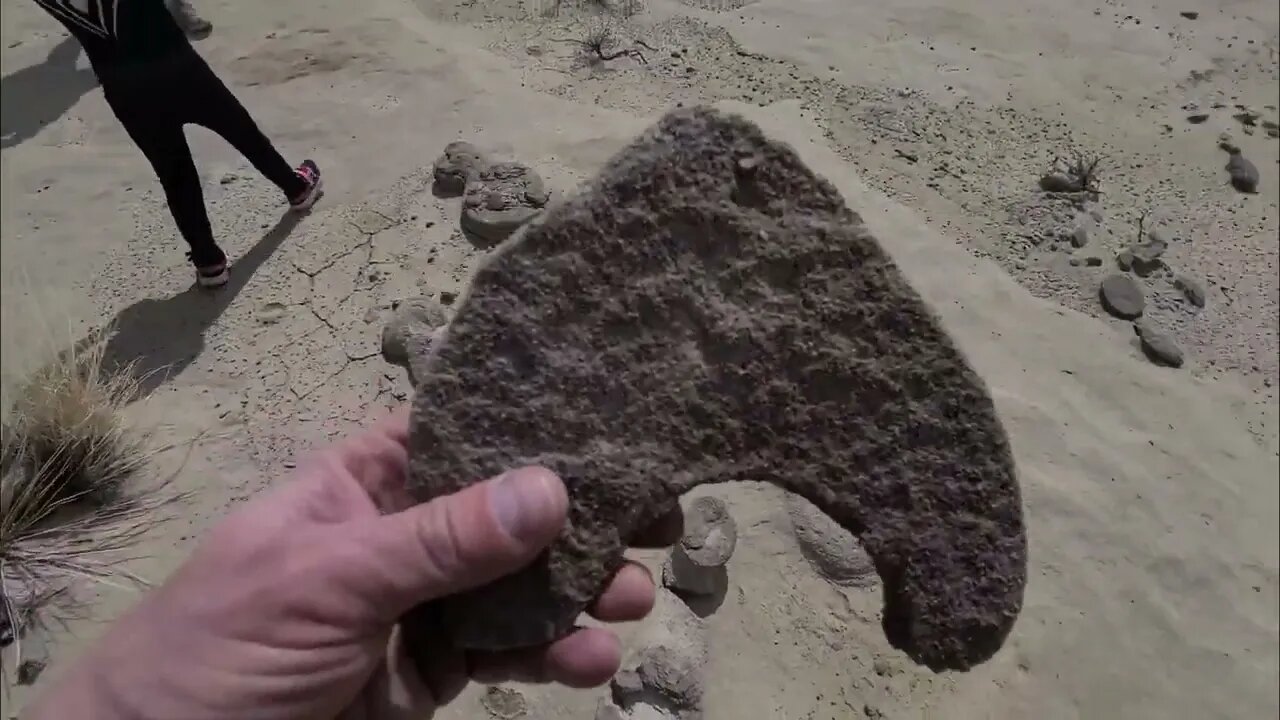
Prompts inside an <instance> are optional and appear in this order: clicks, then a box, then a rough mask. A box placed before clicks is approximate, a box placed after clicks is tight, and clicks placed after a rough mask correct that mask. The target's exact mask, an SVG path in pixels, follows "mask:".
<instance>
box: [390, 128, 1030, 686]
mask: <svg viewBox="0 0 1280 720" xmlns="http://www.w3.org/2000/svg"><path fill="white" fill-rule="evenodd" d="M418 381H419V383H420V384H419V387H418V391H417V395H416V397H415V400H414V408H413V416H412V420H411V423H412V425H411V436H410V478H409V486H410V490H411V491H412V492H413V493H414V494H415V495H416V497H417V498H418V499H419V500H421V501H426V500H429V499H431V498H434V497H437V496H439V495H442V494H446V493H450V492H454V491H456V490H458V489H460V488H462V487H464V486H467V485H470V484H472V483H474V482H476V481H477V480H478V479H480V478H485V477H490V476H493V475H495V474H497V473H499V472H501V471H503V470H505V469H507V468H509V467H514V466H519V465H526V464H538V465H545V466H548V467H550V468H551V469H553V470H554V471H556V472H557V473H558V474H559V475H560V476H561V477H562V478H563V479H564V481H565V483H566V485H567V486H568V489H569V493H570V498H571V503H570V510H569V522H568V524H567V527H566V529H565V531H564V532H563V534H562V535H561V537H560V538H559V539H558V540H557V541H556V542H555V543H553V544H552V546H551V547H550V548H549V549H548V551H547V552H545V553H544V554H543V555H542V556H540V557H539V558H538V559H537V560H536V561H535V562H534V563H533V564H532V565H531V566H529V567H528V568H526V569H525V570H523V571H521V572H519V573H517V574H515V575H511V576H508V577H506V578H503V579H501V580H498V581H496V582H494V583H492V584H490V585H488V586H485V587H482V588H480V589H477V590H475V591H471V592H468V593H464V594H462V595H458V596H454V597H451V598H446V599H444V600H441V601H439V602H437V603H434V604H429V605H426V606H423V607H420V608H418V609H417V610H416V611H415V612H414V613H412V614H411V616H410V618H409V619H408V623H407V630H408V633H409V638H410V642H411V643H416V642H419V641H420V640H421V639H422V638H423V637H425V636H424V635H422V633H429V632H432V631H439V630H440V629H441V628H447V631H448V632H449V634H450V636H451V640H452V641H453V642H454V643H456V644H457V645H458V646H460V647H465V648H472V649H504V648H514V647H521V646H529V645H535V644H539V643H542V642H546V641H547V640H550V639H552V638H555V637H557V636H559V635H561V634H563V633H565V632H567V631H568V630H570V629H571V628H572V626H573V623H574V622H575V620H576V619H577V617H578V615H579V613H580V612H581V611H582V610H583V609H584V608H585V607H586V606H587V605H588V604H589V603H590V602H591V601H592V599H593V598H594V597H595V596H596V595H597V594H598V593H599V592H600V590H601V588H602V587H603V584H604V583H605V582H606V580H607V579H608V577H609V576H610V575H611V574H612V573H613V572H614V571H616V570H617V568H618V567H619V566H620V564H621V562H622V559H623V550H624V549H625V547H626V546H627V544H628V540H629V539H630V538H631V537H632V536H633V534H634V533H636V532H638V531H639V530H641V529H643V528H644V527H645V526H646V525H648V524H649V523H651V522H652V521H654V520H655V519H657V518H658V517H659V516H660V515H661V514H662V513H663V512H664V511H666V510H668V509H669V508H671V507H672V505H673V503H675V502H676V500H677V498H678V497H679V496H680V495H681V494H683V493H684V492H686V491H688V490H689V489H691V488H693V487H695V486H697V485H699V484H702V483H715V482H726V481H763V482H770V483H773V484H776V485H778V486H780V487H782V488H784V489H786V490H789V491H791V492H794V493H797V494H799V495H801V496H803V497H805V498H807V499H808V500H810V501H811V502H813V503H814V504H815V505H817V506H818V507H819V508H820V509H822V511H823V512H825V513H826V514H827V515H829V516H831V517H832V518H833V519H835V520H836V521H837V522H839V523H840V524H841V525H842V526H843V527H845V528H847V529H848V530H850V531H851V532H853V533H854V534H855V535H857V536H858V537H859V538H860V539H861V541H862V542H863V543H864V545H865V547H866V549H867V551H868V553H870V555H871V557H872V558H873V560H874V561H875V565H876V569H877V571H878V573H879V574H880V576H881V579H882V581H883V583H884V588H885V594H884V595H885V610H884V621H883V627H884V630H885V632H886V635H887V636H888V638H889V639H890V641H891V642H893V643H894V644H895V645H897V646H898V647H901V648H902V649H904V650H905V651H906V652H907V653H908V654H909V655H910V656H911V657H912V658H913V659H915V660H916V661H917V662H921V663H924V664H927V665H929V666H931V667H934V668H967V667H969V666H971V665H973V664H974V663H977V662H981V661H983V660H985V659H986V658H988V657H989V656H990V655H991V654H992V653H994V652H995V651H996V650H997V649H998V648H999V646H1000V645H1001V643H1002V642H1003V639H1004V638H1005V636H1006V635H1007V633H1008V632H1009V630H1010V628H1011V627H1012V625H1013V622H1014V620H1015V619H1016V617H1017V615H1018V612H1019V610H1020V608H1021V603H1022V593H1023V587H1024V584H1025V581H1026V537H1025V531H1024V526H1023V519H1022V506H1021V498H1020V491H1019V488H1018V484H1017V481H1016V478H1015V474H1014V468H1013V461H1012V457H1011V454H1010V449H1009V445H1008V441H1007V439H1006V437H1005V433H1004V431H1003V428H1002V427H1001V425H1000V422H999V420H998V419H997V417H996V415H995V411H994V408H993V406H992V402H991V399H990V398H989V396H988V394H987V391H986V389H985V386H984V384H983V383H982V381H981V380H980V379H979V378H978V377H977V376H976V375H975V374H974V372H973V371H972V370H971V369H970V368H969V366H968V364H967V363H966V361H965V359H964V358H963V357H962V355H961V354H960V353H959V351H958V350H957V349H956V348H955V347H954V345H953V344H952V342H951V340H950V339H949V338H948V336H947V335H946V334H945V333H944V332H943V330H942V329H941V328H940V327H939V325H938V323H937V321H936V319H935V317H934V316H933V314H932V313H931V312H930V311H929V310H928V309H927V308H926V307H925V306H924V304H923V302H922V301H921V299H920V298H919V296H918V295H917V294H916V293H915V291H914V290H913V289H912V288H911V287H910V286H908V285H907V283H906V281H905V279H904V278H903V277H902V276H901V274H900V273H899V271H898V270H897V268H896V267H895V266H894V265H893V263H892V262H891V261H890V259H889V258H888V256H887V255H886V254H885V252H884V251H883V250H882V249H881V247H880V245H879V243H878V242H877V241H876V240H875V238H873V237H872V236H871V235H870V234H869V232H868V231H867V230H866V228H865V227H864V226H863V225H862V223H861V219H860V218H859V216H858V215H857V214H856V213H854V212H852V211H851V210H849V209H848V208H847V207H846V206H845V204H844V201H843V200H842V198H841V197H840V196H839V194H838V193H837V192H836V190H835V189H834V188H833V187H832V186H831V185H830V184H829V183H828V182H826V181H825V180H823V179H821V178H819V177H817V176H816V175H814V174H813V173H812V172H811V171H810V170H809V169H808V168H806V167H805V166H804V165H803V163H802V162H801V161H800V159H799V157H798V156H797V155H796V154H795V152H794V151H793V150H792V149H791V148H790V147H788V146H785V145H782V144H779V143H775V142H771V141H770V140H768V139H767V138H765V137H764V136H763V134H762V133H761V132H760V130H759V129H758V128H756V127H755V126H754V125H752V124H750V123H748V122H747V121H745V120H743V119H741V118H738V117H736V116H729V115H724V114H721V113H718V112H716V111H713V110H710V109H693V110H690V109H685V110H677V111H675V112H673V113H671V114H669V115H668V116H666V117H665V118H664V119H663V120H662V121H661V122H660V123H659V124H658V125H657V126H655V127H653V128H652V129H650V130H649V131H648V132H646V133H645V134H644V135H642V136H641V137H640V138H639V139H638V140H636V141H635V142H633V143H632V144H631V145H630V146H629V147H627V148H626V149H624V150H623V151H622V152H620V153H619V154H618V155H616V156H615V157H614V158H613V159H612V160H611V161H610V162H609V163H608V164H607V166H606V167H605V168H604V169H603V170H602V171H601V173H600V175H599V176H598V177H597V179H596V180H595V181H594V182H593V183H591V184H590V185H589V186H587V188H586V189H585V190H584V191H583V192H582V193H580V194H579V195H577V196H576V197H574V198H572V199H570V200H567V201H564V202H561V203H558V204H556V205H554V206H553V207H552V208H550V209H549V210H548V212H547V213H546V215H545V216H544V217H543V218H542V219H541V220H540V221H538V222H537V223H534V224H533V225H531V226H529V227H527V228H525V229H524V230H523V231H522V233H521V234H520V235H518V236H516V237H515V238H513V239H512V240H511V241H509V242H508V243H507V244H505V245H504V246H502V247H501V248H500V249H499V250H498V251H497V252H496V253H495V254H494V255H493V256H491V258H490V259H489V260H488V261H487V263H486V264H485V265H484V266H482V267H481V268H480V269H479V270H478V272H477V274H476V276H475V278H474V280H473V283H472V285H471V287H470V290H469V291H468V293H467V295H466V296H465V297H464V298H463V300H462V302H461V304H460V306H459V307H458V311H457V314H456V315H455V316H454V318H453V320H452V322H451V323H450V325H449V326H448V327H447V328H446V330H445V332H444V336H443V338H442V339H441V340H439V341H438V342H437V343H435V344H434V345H433V347H432V350H431V352H430V354H429V356H428V357H427V358H426V360H425V362H423V363H422V372H421V374H420V376H419V377H418ZM512 608H521V610H520V611H519V612H513V611H512Z"/></svg>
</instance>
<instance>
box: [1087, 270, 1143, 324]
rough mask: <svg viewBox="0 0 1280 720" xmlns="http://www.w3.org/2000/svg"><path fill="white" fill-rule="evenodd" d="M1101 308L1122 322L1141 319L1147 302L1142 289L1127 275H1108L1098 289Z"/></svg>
mask: <svg viewBox="0 0 1280 720" xmlns="http://www.w3.org/2000/svg"><path fill="white" fill-rule="evenodd" d="M1098 296H1099V298H1100V299H1101V300H1102V307H1103V308H1104V309H1106V311H1107V312H1109V313H1111V314H1112V315H1114V316H1116V317H1118V318H1120V319H1122V320H1133V319H1135V318H1139V317H1142V312H1143V310H1144V309H1146V305H1147V300H1146V297H1145V296H1144V295H1143V293H1142V287H1141V286H1139V285H1138V283H1137V281H1135V280H1134V279H1133V278H1131V277H1129V276H1128V275H1118V274H1117V275H1108V276H1107V277H1105V278H1103V280H1102V285H1101V286H1100V287H1099V288H1098Z"/></svg>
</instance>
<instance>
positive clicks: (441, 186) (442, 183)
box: [432, 140, 489, 196]
mask: <svg viewBox="0 0 1280 720" xmlns="http://www.w3.org/2000/svg"><path fill="white" fill-rule="evenodd" d="M487 167H489V158H488V157H487V156H486V155H485V154H484V153H482V152H480V150H479V148H477V147H476V146H475V145H472V144H471V143H469V142H464V141H462V140H458V141H456V142H451V143H449V144H448V145H446V146H445V148H444V153H443V154H441V155H440V157H438V158H436V162H435V168H434V170H433V171H432V172H433V176H434V180H435V186H434V189H435V192H436V194H438V195H445V196H457V195H461V194H462V193H463V192H464V191H465V190H466V189H467V184H468V183H470V182H472V181H474V180H476V179H477V178H479V177H480V173H481V171H483V170H484V169H485V168H487Z"/></svg>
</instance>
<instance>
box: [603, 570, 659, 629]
mask: <svg viewBox="0 0 1280 720" xmlns="http://www.w3.org/2000/svg"><path fill="white" fill-rule="evenodd" d="M656 598H657V589H656V586H655V583H654V579H653V575H652V574H651V573H650V572H649V569H648V568H646V567H645V566H643V565H640V564H639V563H635V562H631V561H628V562H627V563H626V564H624V565H623V566H622V568H621V569H619V570H618V572H617V573H616V574H615V575H614V576H613V578H612V579H611V580H610V581H609V584H608V585H607V586H606V587H605V590H604V592H603V593H601V594H600V597H599V598H597V599H596V601H595V603H594V604H593V605H592V607H591V615H592V616H593V617H595V618H596V619H598V620H603V621H604V622H632V621H635V620H642V619H644V618H645V616H647V615H648V614H649V613H650V612H651V611H652V610H653V604H654V602H655V601H656Z"/></svg>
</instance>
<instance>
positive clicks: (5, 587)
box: [0, 344, 179, 678]
mask: <svg viewBox="0 0 1280 720" xmlns="http://www.w3.org/2000/svg"><path fill="white" fill-rule="evenodd" d="M137 390H138V379H137V378H136V376H135V375H134V374H133V373H132V372H131V371H130V369H128V368H125V369H122V370H121V371H118V372H110V371H108V370H107V369H106V368H104V367H103V349H102V347H101V345H100V344H99V345H96V346H94V347H90V348H76V349H73V350H70V351H67V352H64V353H62V354H60V355H59V356H58V357H56V358H55V359H54V360H53V362H51V363H48V364H47V365H45V366H43V367H41V368H40V369H39V370H37V371H35V372H34V373H32V374H31V375H30V376H29V377H28V378H27V379H26V380H25V381H23V382H22V383H20V384H18V386H17V388H16V391H15V392H14V401H13V402H12V404H11V406H10V407H9V408H8V409H7V412H6V414H5V417H4V419H3V421H2V422H0V605H2V606H3V607H2V608H0V611H2V613H3V614H2V615H0V621H3V625H2V626H0V633H2V634H3V635H4V636H5V639H6V642H5V643H4V644H8V642H10V641H18V642H20V640H21V636H22V634H23V631H24V630H26V629H28V628H30V627H33V626H42V625H47V624H49V623H50V622H54V623H56V622H61V621H64V620H67V619H70V618H73V617H76V616H78V615H79V614H80V613H81V612H82V611H83V609H84V608H83V607H82V606H81V605H80V601H79V599H78V595H79V593H78V592H77V591H78V590H79V589H81V586H83V585H85V584H90V585H91V584H94V583H108V584H114V583H117V582H121V581H123V582H126V583H142V582H143V581H142V579H141V578H139V577H137V576H136V575H134V574H132V573H130V572H129V571H128V570H127V569H126V568H125V566H124V563H125V561H127V560H129V559H130V558H131V555H130V553H131V552H132V551H133V550H134V549H136V545H137V542H138V540H140V539H141V538H142V537H143V535H144V534H145V533H147V531H149V530H151V529H152V528H154V527H155V526H156V525H158V524H160V523H162V522H164V521H165V520H166V519H168V517H169V515H168V513H167V512H166V511H167V509H168V506H169V505H170V504H171V503H173V502H174V501H176V500H178V499H179V495H177V494H175V493H173V492H170V490H169V488H168V482H167V481H162V480H159V479H156V478H154V476H153V474H152V473H151V471H150V465H151V463H150V461H151V459H152V457H153V456H154V455H155V453H156V452H158V451H159V450H160V449H162V448H154V447H153V446H152V444H151V443H150V438H149V437H148V436H147V434H145V433H140V432H137V431H135V430H133V429H131V428H130V427H129V426H128V424H127V423H126V422H125V420H124V418H123V415H122V410H123V407H124V406H125V405H126V404H127V403H129V402H131V401H132V400H134V399H135V397H136V394H137ZM18 650H19V652H18V653H17V658H18V659H17V663H18V664H21V662H22V658H21V646H20V645H19V648H18ZM5 675H6V678H7V675H8V673H7V672H5Z"/></svg>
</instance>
